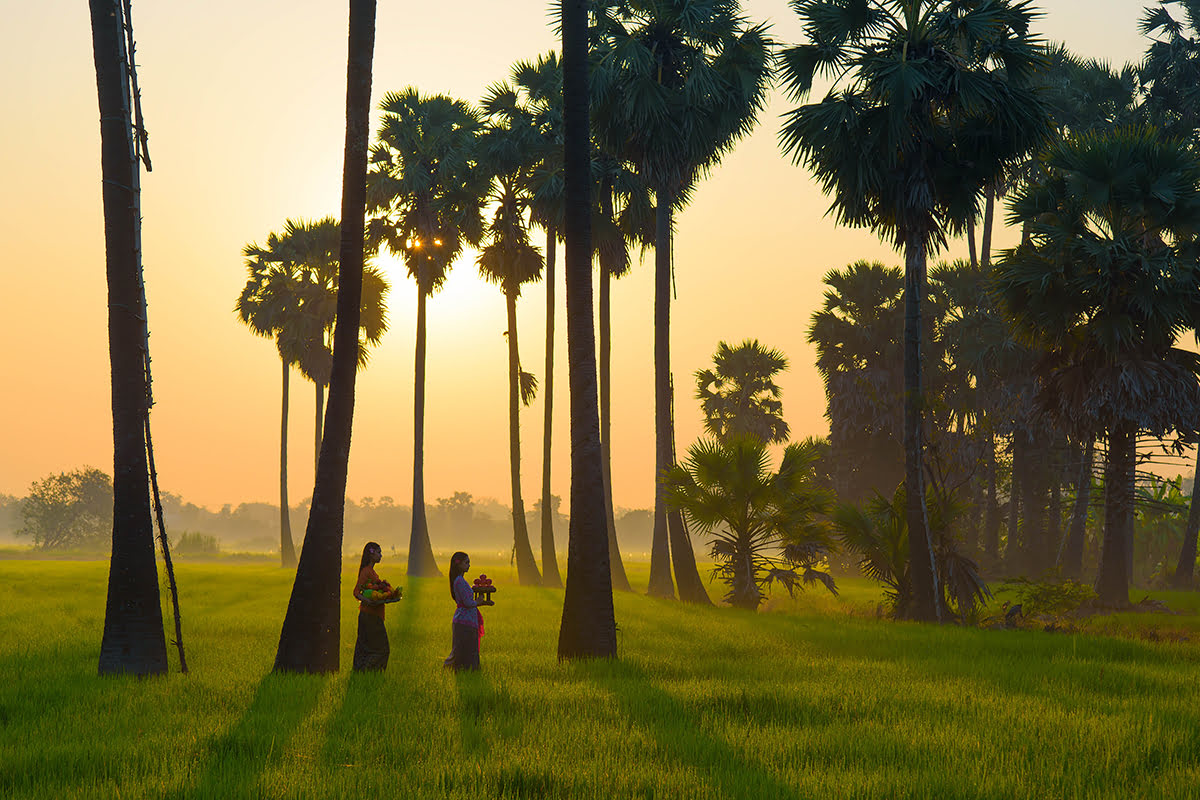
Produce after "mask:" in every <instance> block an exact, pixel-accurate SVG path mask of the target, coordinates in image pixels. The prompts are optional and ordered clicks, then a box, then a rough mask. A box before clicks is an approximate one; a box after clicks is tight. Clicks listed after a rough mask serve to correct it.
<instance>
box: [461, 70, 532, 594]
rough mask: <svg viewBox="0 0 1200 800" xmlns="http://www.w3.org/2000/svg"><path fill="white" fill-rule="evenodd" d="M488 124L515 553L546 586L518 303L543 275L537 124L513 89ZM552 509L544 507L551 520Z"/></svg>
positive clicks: (490, 237) (524, 579)
mask: <svg viewBox="0 0 1200 800" xmlns="http://www.w3.org/2000/svg"><path fill="white" fill-rule="evenodd" d="M483 109H484V111H485V113H487V115H488V122H487V124H486V126H485V127H484V129H483V131H482V133H481V135H480V141H479V145H480V148H479V149H480V158H481V163H482V164H483V165H484V167H485V168H486V169H488V170H490V171H491V172H492V173H493V174H494V175H495V178H494V179H493V189H492V193H491V195H490V197H489V199H490V200H491V201H492V202H494V203H495V210H494V211H493V212H492V219H491V221H490V223H489V224H488V226H487V234H486V239H485V242H486V244H485V245H484V246H483V248H482V249H481V250H480V253H479V258H478V259H477V260H476V262H475V263H476V264H477V265H478V267H479V273H480V275H482V276H483V278H484V279H485V280H487V281H488V282H490V283H495V284H497V285H498V286H499V287H500V289H501V291H502V292H503V293H504V301H505V307H506V309H507V319H508V330H506V331H505V337H506V338H507V340H508V441H509V473H510V478H511V484H512V519H513V552H514V554H515V556H516V561H517V579H518V580H519V581H520V583H521V584H522V585H523V586H537V585H540V584H541V582H542V576H541V574H540V573H539V572H538V568H537V562H536V561H535V560H534V557H533V548H532V547H530V544H529V531H528V529H527V528H526V524H525V503H524V500H523V499H522V497H521V425H520V411H521V406H522V405H529V404H530V403H531V402H532V401H533V398H534V395H535V393H536V391H537V381H536V380H535V379H534V376H533V375H532V374H530V373H528V372H525V371H524V370H522V369H521V359H520V352H519V349H518V346H517V299H518V298H519V297H520V296H521V287H522V286H523V285H524V284H527V283H531V282H533V281H536V280H538V279H540V278H541V276H542V266H543V262H542V254H541V251H539V250H538V249H537V248H536V247H535V246H534V245H533V244H531V243H530V241H529V221H528V211H529V195H528V194H527V193H526V191H525V187H526V186H527V185H528V177H529V173H530V172H531V171H532V170H533V167H534V165H535V163H536V162H535V161H534V160H532V159H530V158H529V155H528V154H529V153H530V151H531V150H532V149H533V148H535V147H536V146H537V145H538V144H539V142H540V140H541V136H540V133H541V131H539V130H538V125H537V121H536V119H535V118H533V117H532V116H531V115H529V114H526V113H524V112H523V110H522V109H521V108H520V107H519V106H518V103H517V94H516V92H515V91H513V89H512V88H511V87H509V86H504V85H501V86H495V87H492V89H490V90H489V91H488V95H487V97H485V98H484V101H483ZM546 511H548V508H545V509H543V516H546Z"/></svg>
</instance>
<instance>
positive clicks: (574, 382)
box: [558, 0, 617, 659]
mask: <svg viewBox="0 0 1200 800" xmlns="http://www.w3.org/2000/svg"><path fill="white" fill-rule="evenodd" d="M561 13H562V16H561V30H562V40H563V47H562V52H563V186H564V215H563V231H564V233H565V235H566V288H567V359H568V361H569V362H570V396H571V511H570V514H571V527H570V533H569V541H568V546H567V583H566V590H565V591H564V593H563V613H562V623H561V624H560V626H559V631H558V657H559V658H560V659H562V658H596V657H606V658H612V657H615V656H616V654H617V625H616V618H615V616H614V613H613V597H612V579H611V575H610V572H609V560H608V536H607V531H606V526H605V524H604V472H603V468H602V465H601V459H600V420H599V412H598V409H597V401H596V337H595V329H594V328H593V327H592V325H593V323H592V283H591V277H592V270H591V262H592V243H591V231H590V228H591V209H592V206H593V204H592V199H591V190H590V183H591V180H590V172H591V157H590V152H589V151H590V149H591V136H590V134H589V124H588V107H589V96H588V8H587V0H562V4H561Z"/></svg>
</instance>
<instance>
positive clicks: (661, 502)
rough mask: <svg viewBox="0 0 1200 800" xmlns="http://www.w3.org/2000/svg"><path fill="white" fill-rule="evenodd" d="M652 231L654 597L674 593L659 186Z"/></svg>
mask: <svg viewBox="0 0 1200 800" xmlns="http://www.w3.org/2000/svg"><path fill="white" fill-rule="evenodd" d="M657 195H658V197H657V199H656V206H657V208H656V210H655V215H656V220H655V221H656V230H655V234H654V538H653V539H652V540H651V543H650V587H649V590H648V592H647V593H648V594H650V595H652V596H654V597H674V596H675V585H674V582H673V581H672V580H671V553H670V550H669V549H668V548H669V545H668V539H667V506H666V501H665V498H664V493H663V487H662V482H661V481H662V475H663V473H664V472H665V471H666V470H667V469H668V468H669V467H670V466H671V446H670V443H669V440H668V438H667V437H668V434H669V431H670V428H671V399H670V398H671V328H670V326H671V245H670V241H671V196H670V193H669V192H668V191H667V190H666V189H665V188H664V187H660V188H659V190H658V192H657Z"/></svg>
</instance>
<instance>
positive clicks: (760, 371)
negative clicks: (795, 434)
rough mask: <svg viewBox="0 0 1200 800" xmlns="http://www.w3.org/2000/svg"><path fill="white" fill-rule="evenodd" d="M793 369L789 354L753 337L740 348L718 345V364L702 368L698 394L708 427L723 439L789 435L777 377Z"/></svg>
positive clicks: (770, 439) (772, 438)
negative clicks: (788, 367) (790, 365)
mask: <svg viewBox="0 0 1200 800" xmlns="http://www.w3.org/2000/svg"><path fill="white" fill-rule="evenodd" d="M785 369H787V357H786V356H784V354H783V353H781V352H780V351H778V350H774V349H772V348H769V347H764V346H763V345H760V344H759V343H758V340H757V339H754V340H751V339H747V340H746V341H744V342H742V343H741V344H739V345H737V346H736V347H731V346H730V345H729V344H728V343H726V342H720V343H719V344H718V345H717V352H716V353H714V354H713V369H702V370H697V371H696V399H697V400H699V401H700V410H701V411H702V412H703V413H704V427H705V429H706V430H707V431H708V432H709V433H710V434H711V435H712V436H714V437H715V438H716V439H717V441H725V440H726V439H728V438H729V437H731V436H753V437H755V438H757V439H761V440H762V441H764V442H768V443H771V444H777V443H779V442H786V441H787V439H788V424H787V422H785V421H784V419H783V403H781V402H780V401H779V397H780V395H781V394H782V392H781V390H780V388H779V386H778V385H777V384H776V383H775V381H774V378H775V376H776V375H777V374H778V373H780V372H782V371H783V370H785Z"/></svg>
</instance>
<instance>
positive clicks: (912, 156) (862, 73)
mask: <svg viewBox="0 0 1200 800" xmlns="http://www.w3.org/2000/svg"><path fill="white" fill-rule="evenodd" d="M793 8H794V9H795V10H796V12H797V13H798V14H799V15H800V17H801V18H802V19H803V20H804V21H805V24H804V32H805V42H804V43H802V44H799V45H796V46H794V47H790V48H787V49H786V50H784V52H783V54H782V73H783V77H784V79H785V81H786V85H787V88H788V91H789V93H790V94H791V96H792V97H793V98H795V99H796V100H801V99H803V98H805V97H807V96H808V95H809V93H810V92H811V90H812V86H813V79H814V77H815V76H816V75H817V74H818V73H820V74H823V75H827V76H830V77H833V78H834V87H833V88H832V89H831V90H830V91H829V92H828V94H827V95H826V96H825V98H824V99H823V100H822V101H821V102H819V103H810V104H807V105H801V106H799V107H798V108H796V109H794V110H792V111H790V112H788V114H787V122H786V123H785V124H784V127H783V130H782V132H781V135H780V139H781V143H782V145H783V149H784V150H785V151H786V152H787V153H789V154H791V155H792V156H793V158H794V159H796V160H797V161H802V162H803V163H805V164H806V165H807V166H808V167H809V169H811V170H812V171H813V173H814V174H815V175H816V177H817V179H818V180H819V181H820V182H821V184H822V186H823V187H824V189H825V191H826V192H827V193H828V194H831V195H832V196H833V198H834V201H833V208H832V209H831V210H833V211H835V212H836V215H837V218H838V220H839V221H840V222H842V223H844V224H848V225H853V226H858V227H870V228H872V229H874V230H875V231H876V232H877V233H879V234H880V235H881V236H884V237H887V238H889V239H891V240H892V242H893V243H894V244H895V245H896V247H897V248H901V249H903V251H904V255H905V265H904V275H905V290H904V296H905V320H904V359H903V363H904V405H905V412H904V450H905V482H906V484H907V486H908V491H907V493H906V497H907V503H908V526H909V531H910V533H909V537H908V542H909V547H910V548H911V555H912V570H913V586H914V589H915V591H916V595H917V603H916V605H915V607H914V615H915V616H916V618H918V619H923V620H935V619H941V616H942V614H941V603H940V601H939V597H940V596H941V591H940V590H939V587H938V586H937V574H936V570H935V566H934V563H933V553H932V547H931V541H930V535H929V530H928V525H927V522H926V510H925V492H924V489H923V486H924V479H923V474H922V471H923V464H924V459H923V456H922V442H921V429H922V416H923V415H922V400H921V392H922V388H921V329H922V325H921V305H922V301H923V300H924V296H925V268H926V261H927V258H928V256H929V253H930V251H931V250H935V249H936V248H938V247H939V246H941V245H942V244H943V243H944V241H945V239H946V236H947V234H948V233H951V232H957V231H959V230H961V229H962V227H964V226H965V225H966V221H967V219H969V218H970V217H972V216H973V215H974V213H975V209H976V205H977V200H978V197H979V195H980V194H981V192H982V191H983V190H984V188H985V187H987V186H989V185H991V184H992V183H993V182H994V181H995V180H996V179H997V178H998V177H999V176H1000V174H1001V172H1002V170H1003V168H1004V166H1005V165H1006V164H1007V163H1010V162H1012V161H1013V160H1015V159H1016V158H1018V157H1019V156H1020V155H1021V154H1023V153H1027V152H1029V151H1030V150H1031V149H1032V148H1033V147H1034V146H1035V145H1036V144H1037V143H1038V142H1039V141H1041V140H1042V138H1043V137H1044V135H1045V132H1046V128H1047V122H1046V111H1045V109H1044V107H1043V104H1042V101H1041V98H1040V96H1039V94H1038V92H1037V91H1036V89H1035V87H1034V83H1035V78H1036V74H1037V72H1038V70H1039V69H1040V67H1041V66H1042V65H1043V64H1044V61H1045V59H1044V55H1043V50H1042V48H1041V47H1040V46H1039V43H1038V42H1037V41H1036V39H1035V38H1034V37H1033V36H1032V35H1031V33H1030V31H1029V26H1030V24H1031V22H1032V21H1033V20H1034V19H1035V18H1036V14H1035V13H1034V12H1033V11H1032V10H1031V9H1030V8H1029V7H1028V6H1027V5H1026V4H1025V3H1012V2H1009V0H989V1H988V2H982V3H971V4H966V3H961V2H958V1H957V0H796V2H794V3H793ZM914 532H915V533H914Z"/></svg>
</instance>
